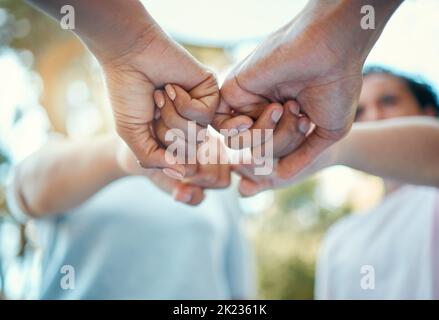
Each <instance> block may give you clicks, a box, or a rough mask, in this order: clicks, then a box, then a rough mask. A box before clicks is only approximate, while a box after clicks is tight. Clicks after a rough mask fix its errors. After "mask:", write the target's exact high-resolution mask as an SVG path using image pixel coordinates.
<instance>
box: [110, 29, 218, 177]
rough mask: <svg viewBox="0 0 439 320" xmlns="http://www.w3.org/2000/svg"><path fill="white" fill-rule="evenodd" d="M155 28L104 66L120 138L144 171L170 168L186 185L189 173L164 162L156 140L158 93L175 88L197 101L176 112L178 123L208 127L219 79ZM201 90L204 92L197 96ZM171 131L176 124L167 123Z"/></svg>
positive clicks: (182, 105)
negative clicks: (165, 86) (185, 179)
mask: <svg viewBox="0 0 439 320" xmlns="http://www.w3.org/2000/svg"><path fill="white" fill-rule="evenodd" d="M154 28H155V27H152V29H150V30H149V31H148V33H147V35H145V37H146V38H139V39H138V40H137V41H136V44H134V45H133V46H132V47H131V48H130V50H129V52H127V53H125V54H122V55H120V56H118V57H113V58H111V59H109V60H105V61H102V65H103V69H104V72H105V77H106V81H107V85H108V90H109V94H110V99H111V104H112V108H113V112H114V117H115V121H116V129H117V132H118V133H119V135H120V136H121V137H122V138H123V139H124V140H125V141H126V143H127V144H128V146H129V147H130V148H131V150H132V151H133V152H134V154H135V155H136V157H137V159H138V160H139V163H140V165H141V166H142V167H144V168H166V170H165V173H167V174H170V175H171V177H178V178H180V179H182V178H183V177H184V176H185V175H186V172H185V168H184V166H183V165H181V164H170V163H168V162H167V161H166V157H165V149H164V148H162V147H161V146H160V143H159V142H158V141H157V139H156V138H155V137H154V134H153V120H154V113H155V105H154V92H155V91H156V89H158V88H162V87H163V86H164V85H165V84H166V83H177V84H179V85H180V86H181V88H182V89H184V90H187V91H189V92H190V94H192V95H193V99H191V100H189V101H185V104H181V105H179V108H177V109H176V112H177V113H176V115H177V116H178V117H180V118H182V119H183V118H184V119H188V120H193V121H197V123H198V124H199V125H200V126H207V124H209V123H210V122H211V120H212V118H213V115H214V113H215V110H216V107H217V105H218V101H219V89H218V85H217V82H216V79H215V77H214V76H213V75H212V73H210V72H209V71H208V70H207V69H206V68H204V67H203V66H201V65H200V64H199V63H198V62H197V61H195V60H194V59H193V58H192V57H191V56H190V55H189V54H188V53H187V52H186V51H185V50H184V49H183V48H182V47H180V46H179V45H178V44H176V43H175V42H174V41H172V40H171V39H169V38H168V37H167V36H166V35H165V34H164V33H163V32H162V31H161V30H160V29H158V28H157V29H156V30H154ZM198 86H201V87H202V89H203V90H198V89H197V87H198ZM189 107H190V108H189ZM166 119H167V120H168V124H171V125H172V121H173V119H171V118H166Z"/></svg>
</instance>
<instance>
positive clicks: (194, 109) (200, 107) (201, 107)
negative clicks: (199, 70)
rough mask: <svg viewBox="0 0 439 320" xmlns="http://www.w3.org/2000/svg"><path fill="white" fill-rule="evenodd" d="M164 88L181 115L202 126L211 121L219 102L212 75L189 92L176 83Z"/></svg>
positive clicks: (216, 86)
mask: <svg viewBox="0 0 439 320" xmlns="http://www.w3.org/2000/svg"><path fill="white" fill-rule="evenodd" d="M165 90H166V93H167V95H168V96H169V97H170V98H171V100H173V101H174V103H175V107H176V109H177V112H178V113H179V114H180V115H181V116H182V117H184V118H186V119H188V120H193V121H197V122H198V123H199V124H201V125H203V126H207V125H208V124H210V123H211V122H212V119H213V116H214V114H215V112H216V109H217V107H218V103H219V88H218V84H217V82H216V79H215V77H214V76H213V75H212V76H209V77H208V78H207V79H206V80H204V81H203V82H201V83H200V84H198V85H197V86H195V87H194V88H193V89H192V90H191V91H189V92H187V91H186V90H184V89H183V88H182V87H180V86H178V85H176V84H168V85H166V86H165Z"/></svg>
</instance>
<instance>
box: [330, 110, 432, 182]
mask: <svg viewBox="0 0 439 320" xmlns="http://www.w3.org/2000/svg"><path fill="white" fill-rule="evenodd" d="M336 148H337V149H338V151H336V152H337V153H338V155H337V156H336V159H335V164H342V165H346V166H348V167H351V168H353V169H357V170H361V171H364V172H367V173H370V174H373V175H376V176H380V177H383V178H391V179H395V180H398V181H401V182H404V183H410V184H419V185H431V186H436V187H439V121H438V120H436V119H430V118H426V117H413V118H412V117H410V118H400V119H393V120H385V121H378V122H372V123H361V124H356V125H355V126H354V129H353V130H352V131H351V133H350V134H348V136H347V137H346V138H345V139H344V140H342V141H341V142H340V144H339V146H337V147H336Z"/></svg>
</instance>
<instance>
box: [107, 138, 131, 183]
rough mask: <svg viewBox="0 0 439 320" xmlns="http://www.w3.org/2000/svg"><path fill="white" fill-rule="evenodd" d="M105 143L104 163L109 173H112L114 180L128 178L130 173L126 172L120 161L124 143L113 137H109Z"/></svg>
mask: <svg viewBox="0 0 439 320" xmlns="http://www.w3.org/2000/svg"><path fill="white" fill-rule="evenodd" d="M104 143H105V149H104V150H105V151H104V152H103V154H104V157H105V160H104V163H105V164H106V165H107V167H108V169H107V171H108V172H110V173H111V175H112V179H113V180H116V179H119V178H123V177H125V176H128V175H129V173H128V172H127V171H126V170H125V168H124V167H123V166H122V164H121V161H120V154H121V150H122V147H123V146H122V144H123V141H122V140H121V139H120V138H119V137H117V136H111V137H108V138H107V139H106V141H105V142H104Z"/></svg>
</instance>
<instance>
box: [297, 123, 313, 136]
mask: <svg viewBox="0 0 439 320" xmlns="http://www.w3.org/2000/svg"><path fill="white" fill-rule="evenodd" d="M310 127H311V123H310V122H309V121H308V120H302V121H300V120H299V130H300V132H302V133H303V134H306V133H307V132H308V131H309V128H310Z"/></svg>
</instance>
